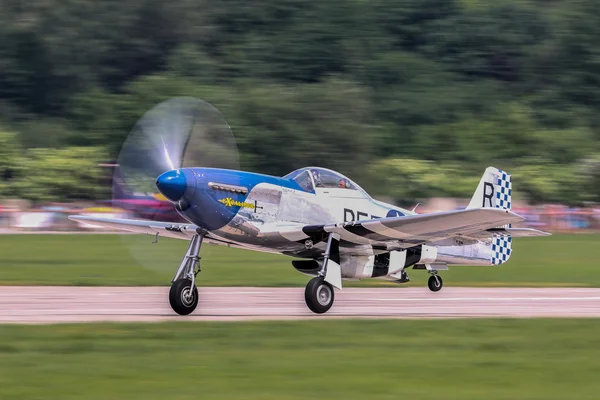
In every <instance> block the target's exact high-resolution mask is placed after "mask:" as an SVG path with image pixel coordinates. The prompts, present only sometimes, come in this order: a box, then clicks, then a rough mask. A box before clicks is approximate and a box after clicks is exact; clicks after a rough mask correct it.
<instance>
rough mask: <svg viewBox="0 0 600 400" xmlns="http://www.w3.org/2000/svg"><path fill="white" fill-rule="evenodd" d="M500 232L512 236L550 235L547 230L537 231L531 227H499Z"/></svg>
mask: <svg viewBox="0 0 600 400" xmlns="http://www.w3.org/2000/svg"><path fill="white" fill-rule="evenodd" d="M500 231H502V232H500V233H501V234H504V235H510V236H512V237H534V236H551V235H552V234H551V233H549V232H544V231H538V230H537V229H531V228H506V229H500Z"/></svg>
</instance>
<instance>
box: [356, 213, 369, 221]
mask: <svg viewBox="0 0 600 400" xmlns="http://www.w3.org/2000/svg"><path fill="white" fill-rule="evenodd" d="M362 217H365V218H362ZM366 218H369V214H367V213H364V212H362V211H357V212H356V219H357V220H358V221H360V220H361V219H366Z"/></svg>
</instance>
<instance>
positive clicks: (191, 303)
mask: <svg viewBox="0 0 600 400" xmlns="http://www.w3.org/2000/svg"><path fill="white" fill-rule="evenodd" d="M169 303H170V304H171V308H172V309H173V311H175V312H176V313H177V314H179V315H189V314H191V313H192V312H193V311H194V310H195V309H196V307H197V306H198V289H197V288H196V286H194V287H192V281H191V280H189V279H178V280H176V281H175V282H173V285H171V290H170V291H169Z"/></svg>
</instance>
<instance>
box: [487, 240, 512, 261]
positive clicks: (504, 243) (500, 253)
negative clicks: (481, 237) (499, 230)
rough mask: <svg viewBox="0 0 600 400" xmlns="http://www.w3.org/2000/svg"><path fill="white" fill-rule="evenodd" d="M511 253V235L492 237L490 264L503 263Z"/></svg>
mask: <svg viewBox="0 0 600 400" xmlns="http://www.w3.org/2000/svg"><path fill="white" fill-rule="evenodd" d="M510 253H512V237H511V236H510V235H498V236H495V237H494V238H492V265H500V264H504V263H505V262H507V261H508V259H509V258H510Z"/></svg>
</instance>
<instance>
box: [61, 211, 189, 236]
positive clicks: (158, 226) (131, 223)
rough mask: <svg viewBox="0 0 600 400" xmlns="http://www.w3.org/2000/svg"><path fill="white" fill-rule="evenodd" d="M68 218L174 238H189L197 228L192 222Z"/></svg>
mask: <svg viewBox="0 0 600 400" xmlns="http://www.w3.org/2000/svg"><path fill="white" fill-rule="evenodd" d="M69 219H70V220H73V221H77V222H81V223H84V224H88V225H93V226H101V227H103V228H111V229H118V230H123V231H128V232H135V233H147V234H149V235H156V234H157V233H158V234H160V236H166V237H172V238H175V239H186V240H189V239H191V238H192V236H194V234H195V233H196V229H197V228H198V227H197V226H196V225H194V224H180V223H172V222H158V221H148V220H138V219H122V218H103V217H87V216H83V215H81V216H80V215H77V216H70V217H69Z"/></svg>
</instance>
